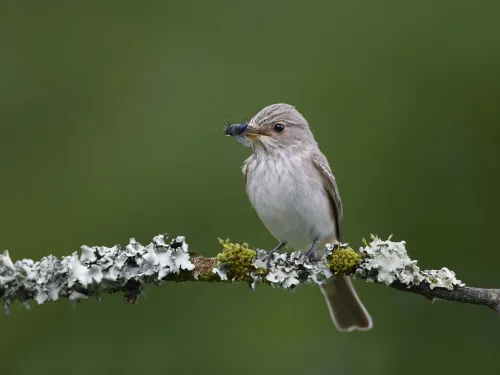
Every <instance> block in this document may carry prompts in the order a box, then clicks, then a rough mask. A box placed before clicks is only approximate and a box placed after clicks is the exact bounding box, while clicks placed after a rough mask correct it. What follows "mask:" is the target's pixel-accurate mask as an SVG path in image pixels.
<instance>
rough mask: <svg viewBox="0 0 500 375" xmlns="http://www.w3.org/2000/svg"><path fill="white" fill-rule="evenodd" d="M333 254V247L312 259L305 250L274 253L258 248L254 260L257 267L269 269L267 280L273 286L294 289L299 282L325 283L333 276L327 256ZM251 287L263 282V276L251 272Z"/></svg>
mask: <svg viewBox="0 0 500 375" xmlns="http://www.w3.org/2000/svg"><path fill="white" fill-rule="evenodd" d="M331 254H332V248H331V247H330V248H327V249H326V251H325V253H324V254H323V256H322V258H321V259H319V260H315V261H311V260H310V258H309V257H308V256H307V255H306V254H305V253H303V252H300V251H295V252H292V253H274V252H269V253H268V252H266V251H264V250H260V249H258V250H256V257H255V260H254V261H253V266H254V267H255V269H261V270H262V269H264V270H266V271H267V273H266V280H267V281H269V282H270V283H271V285H272V286H273V287H275V288H276V287H281V288H285V289H293V288H295V287H296V286H298V285H299V284H317V285H321V284H323V283H324V282H325V281H326V280H327V279H328V278H329V277H331V276H332V272H331V271H330V267H329V265H328V259H327V257H328V256H330V255H331ZM250 276H251V278H252V281H251V287H252V289H253V288H255V285H256V284H258V283H260V282H262V277H261V276H260V275H259V274H258V273H256V272H252V273H251V275H250Z"/></svg>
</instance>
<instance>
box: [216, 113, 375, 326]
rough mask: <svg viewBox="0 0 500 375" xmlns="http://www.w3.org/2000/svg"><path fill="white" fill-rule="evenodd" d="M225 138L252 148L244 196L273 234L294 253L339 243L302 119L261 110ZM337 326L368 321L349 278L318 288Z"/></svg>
mask: <svg viewBox="0 0 500 375" xmlns="http://www.w3.org/2000/svg"><path fill="white" fill-rule="evenodd" d="M226 134H228V135H234V136H236V137H238V138H239V140H240V141H241V142H242V143H243V144H247V145H251V146H252V147H253V151H254V152H253V154H252V156H250V157H249V158H248V159H247V160H246V161H245V163H244V165H243V173H244V175H245V187H246V191H247V194H248V197H249V199H250V201H251V203H252V205H253V207H254V208H255V210H256V211H257V214H258V215H259V217H260V219H261V220H262V221H263V223H264V224H265V226H266V227H267V228H268V229H269V231H270V232H271V233H272V235H273V236H274V237H275V238H276V239H277V240H278V241H279V242H280V245H279V246H278V247H282V246H284V245H286V246H288V247H290V248H291V249H293V250H299V251H313V252H316V253H317V252H318V251H321V250H322V249H324V248H325V245H326V244H327V243H334V242H337V241H338V242H342V241H343V230H342V202H341V200H340V195H339V192H338V188H337V184H336V181H335V177H334V176H333V174H332V172H331V170H330V166H329V164H328V161H327V159H326V157H325V156H324V155H323V154H322V153H321V151H320V150H319V148H318V144H317V143H316V141H315V139H314V136H313V134H312V133H311V131H310V129H309V124H308V123H307V121H306V119H305V118H304V117H303V116H302V115H301V114H300V113H299V112H298V111H297V110H296V109H295V107H293V106H291V105H288V104H273V105H270V106H268V107H266V108H264V109H262V110H261V111H260V112H259V113H258V114H257V115H255V116H254V117H253V118H252V120H251V121H250V122H249V123H248V124H241V125H232V126H231V127H230V128H228V129H227V131H226ZM321 291H322V293H323V295H324V296H325V298H326V301H327V304H328V308H329V310H330V314H331V316H332V320H333V322H334V324H335V326H336V327H337V328H338V329H339V330H342V331H352V330H367V329H370V328H371V327H372V320H371V317H370V315H369V314H368V312H367V311H366V309H365V308H364V306H363V304H362V303H361V301H360V300H359V298H358V296H357V294H356V291H355V290H354V288H353V286H352V283H351V280H350V279H349V277H333V278H332V279H331V280H330V281H329V282H328V283H327V284H325V285H323V286H322V287H321Z"/></svg>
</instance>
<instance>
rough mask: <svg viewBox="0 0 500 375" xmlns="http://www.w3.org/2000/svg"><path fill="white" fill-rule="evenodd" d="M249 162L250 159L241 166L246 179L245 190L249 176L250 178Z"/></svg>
mask: <svg viewBox="0 0 500 375" xmlns="http://www.w3.org/2000/svg"><path fill="white" fill-rule="evenodd" d="M249 160H250V158H248V159H247V160H245V162H244V163H243V165H242V166H241V171H242V172H243V177H244V178H245V189H246V188H247V176H248V171H247V163H248V161H249Z"/></svg>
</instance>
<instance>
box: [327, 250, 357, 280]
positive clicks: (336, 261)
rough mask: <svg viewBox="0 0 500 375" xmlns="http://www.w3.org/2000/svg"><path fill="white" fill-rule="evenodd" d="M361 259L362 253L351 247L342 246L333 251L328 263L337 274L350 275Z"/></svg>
mask: <svg viewBox="0 0 500 375" xmlns="http://www.w3.org/2000/svg"><path fill="white" fill-rule="evenodd" d="M361 259H362V256H361V254H359V253H357V252H356V251H354V250H353V249H351V248H350V247H348V248H340V249H335V250H334V251H333V254H332V258H331V260H330V262H329V263H328V264H329V266H330V269H331V270H332V272H334V273H335V274H336V275H349V274H351V273H352V272H353V271H354V270H355V269H356V267H357V266H358V264H359V262H360V261H361Z"/></svg>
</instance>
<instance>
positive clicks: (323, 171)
mask: <svg viewBox="0 0 500 375" xmlns="http://www.w3.org/2000/svg"><path fill="white" fill-rule="evenodd" d="M311 158H312V162H313V165H314V166H315V167H316V169H317V170H318V172H319V174H320V176H321V177H322V178H323V183H324V187H325V191H326V192H327V193H328V197H329V198H330V202H331V205H332V209H333V216H334V219H335V225H336V229H337V235H338V237H339V238H338V240H339V241H340V242H343V241H344V230H343V227H342V201H341V200H340V194H339V189H338V187H337V182H336V181H335V176H334V175H333V173H332V171H331V169H330V166H329V165H328V160H326V157H325V155H323V154H322V153H321V152H320V151H316V152H313V154H312V155H311Z"/></svg>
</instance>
